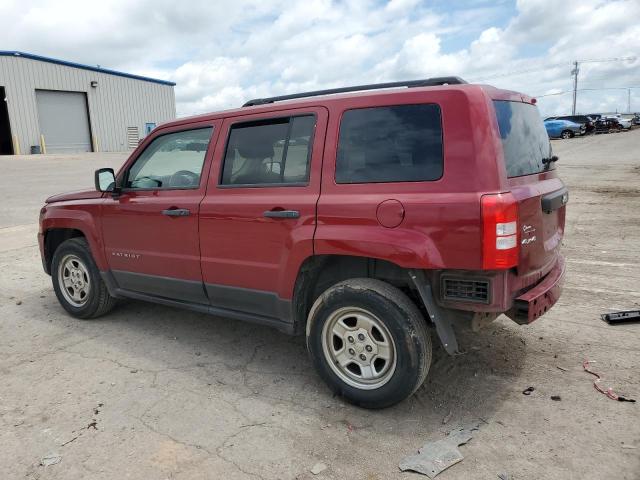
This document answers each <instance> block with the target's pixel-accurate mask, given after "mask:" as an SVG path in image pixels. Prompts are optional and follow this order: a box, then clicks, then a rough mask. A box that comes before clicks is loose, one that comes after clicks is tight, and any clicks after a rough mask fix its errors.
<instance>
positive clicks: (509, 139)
mask: <svg viewBox="0 0 640 480" xmlns="http://www.w3.org/2000/svg"><path fill="white" fill-rule="evenodd" d="M493 104H494V106H495V109H496V117H497V118H498V126H499V128H500V139H501V140H502V149H503V150H504V161H505V166H506V168H507V176H508V177H520V176H522V175H531V174H534V173H540V172H543V171H545V170H548V169H552V168H554V167H553V164H552V163H546V164H545V162H543V159H548V158H550V157H551V156H552V153H551V143H550V142H549V136H548V135H547V130H546V129H545V127H544V124H543V123H542V119H541V118H540V114H539V113H538V109H537V108H536V107H535V106H534V105H531V104H529V103H522V102H511V101H505V100H494V102H493Z"/></svg>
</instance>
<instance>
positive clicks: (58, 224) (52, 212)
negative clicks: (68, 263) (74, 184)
mask: <svg viewBox="0 0 640 480" xmlns="http://www.w3.org/2000/svg"><path fill="white" fill-rule="evenodd" d="M101 203H102V202H100V203H95V200H86V201H82V200H79V201H75V202H73V203H62V204H55V203H54V204H49V205H46V206H45V207H43V208H42V210H41V212H40V234H41V235H42V236H43V238H44V236H45V235H46V233H47V232H48V231H49V230H51V229H54V228H55V229H58V228H59V229H73V230H78V231H80V232H81V233H82V234H83V235H84V237H85V238H86V239H87V243H88V244H89V248H90V250H91V254H92V255H93V259H94V261H95V262H96V265H97V267H98V269H99V270H101V271H104V270H107V269H108V266H107V260H106V257H105V255H104V245H103V242H102V229H101V223H100V210H101Z"/></svg>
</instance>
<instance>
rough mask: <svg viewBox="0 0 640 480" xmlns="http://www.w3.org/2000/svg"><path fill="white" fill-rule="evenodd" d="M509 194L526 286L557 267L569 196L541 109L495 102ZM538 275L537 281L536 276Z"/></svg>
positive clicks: (513, 103) (532, 106)
mask: <svg viewBox="0 0 640 480" xmlns="http://www.w3.org/2000/svg"><path fill="white" fill-rule="evenodd" d="M493 104H494V107H495V111H496V118H497V120H498V127H499V133H500V140H501V143H502V150H503V158H504V167H505V173H506V174H507V175H506V176H507V182H508V186H509V190H510V191H511V193H512V195H513V196H514V197H515V199H516V201H517V203H518V228H519V231H518V241H519V245H518V246H519V258H518V276H519V277H521V280H522V281H523V284H522V286H527V284H528V283H532V282H528V280H532V281H536V280H537V279H539V278H540V277H541V276H542V275H544V274H546V273H547V272H548V271H549V270H550V269H551V268H552V267H553V264H554V260H555V259H556V257H557V254H558V250H559V249H560V245H561V243H562V236H563V234H564V219H565V210H566V203H567V201H568V200H569V194H568V192H567V189H566V188H565V186H564V184H563V183H562V181H561V180H560V179H559V178H558V177H557V175H556V173H555V171H554V168H555V161H556V160H558V158H557V157H554V156H553V152H552V149H551V144H550V142H549V136H548V135H547V132H546V129H545V127H544V124H543V123H542V119H541V118H540V114H539V113H538V109H537V108H536V107H535V105H534V104H532V103H526V102H516V101H505V100H494V102H493ZM536 277H537V278H536Z"/></svg>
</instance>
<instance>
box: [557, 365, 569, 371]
mask: <svg viewBox="0 0 640 480" xmlns="http://www.w3.org/2000/svg"><path fill="white" fill-rule="evenodd" d="M556 368H557V369H558V370H561V371H563V372H568V371H569V369H568V368H564V367H561V366H560V365H556Z"/></svg>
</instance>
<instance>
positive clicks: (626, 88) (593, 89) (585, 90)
mask: <svg viewBox="0 0 640 480" xmlns="http://www.w3.org/2000/svg"><path fill="white" fill-rule="evenodd" d="M634 88H640V86H633V87H600V88H579V89H578V92H587V91H596V90H631V89H634ZM567 93H573V90H565V91H562V92H554V93H545V94H544V95H533V97H534V98H543V97H552V96H554V95H564V94H567Z"/></svg>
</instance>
